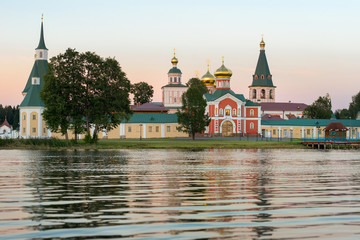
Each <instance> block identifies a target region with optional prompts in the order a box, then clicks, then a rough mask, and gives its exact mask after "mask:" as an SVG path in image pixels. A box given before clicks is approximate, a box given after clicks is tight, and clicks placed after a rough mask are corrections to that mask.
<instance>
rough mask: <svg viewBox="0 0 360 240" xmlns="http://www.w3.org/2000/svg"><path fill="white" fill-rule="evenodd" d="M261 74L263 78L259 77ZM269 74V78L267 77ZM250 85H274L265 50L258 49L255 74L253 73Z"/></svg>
mask: <svg viewBox="0 0 360 240" xmlns="http://www.w3.org/2000/svg"><path fill="white" fill-rule="evenodd" d="M255 75H257V79H256V77H255ZM261 75H264V79H261ZM269 75H270V79H269V78H268V76H269ZM251 87H274V84H273V82H272V76H271V73H270V69H269V65H268V62H267V60H266V55H265V50H260V55H259V59H258V62H257V65H256V70H255V74H254V75H253V82H252V84H251Z"/></svg>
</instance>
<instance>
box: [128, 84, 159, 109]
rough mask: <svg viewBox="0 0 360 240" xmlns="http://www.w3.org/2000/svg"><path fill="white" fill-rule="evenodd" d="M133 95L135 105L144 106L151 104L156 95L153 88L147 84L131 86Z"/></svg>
mask: <svg viewBox="0 0 360 240" xmlns="http://www.w3.org/2000/svg"><path fill="white" fill-rule="evenodd" d="M131 93H132V94H134V98H133V100H134V104H135V105H136V104H144V103H148V102H151V100H152V97H153V95H154V90H153V86H151V85H149V84H147V83H146V82H139V83H135V84H133V85H132V86H131Z"/></svg>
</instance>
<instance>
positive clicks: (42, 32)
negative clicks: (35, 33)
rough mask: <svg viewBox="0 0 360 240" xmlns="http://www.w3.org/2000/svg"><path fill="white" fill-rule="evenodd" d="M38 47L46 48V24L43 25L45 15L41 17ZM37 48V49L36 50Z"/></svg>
mask: <svg viewBox="0 0 360 240" xmlns="http://www.w3.org/2000/svg"><path fill="white" fill-rule="evenodd" d="M36 49H46V50H48V49H47V48H46V46H45V40H44V26H43V17H41V32H40V41H39V45H38V46H37V48H36ZM36 49H35V50H36Z"/></svg>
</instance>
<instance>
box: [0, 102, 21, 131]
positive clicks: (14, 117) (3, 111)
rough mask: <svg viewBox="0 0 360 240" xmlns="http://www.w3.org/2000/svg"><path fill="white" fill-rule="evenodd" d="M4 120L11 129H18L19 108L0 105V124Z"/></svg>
mask: <svg viewBox="0 0 360 240" xmlns="http://www.w3.org/2000/svg"><path fill="white" fill-rule="evenodd" d="M5 118H6V120H7V121H8V123H9V124H10V125H12V127H13V129H17V128H19V106H16V107H15V106H14V107H12V106H3V105H2V104H0V124H2V123H3V122H4V120H5Z"/></svg>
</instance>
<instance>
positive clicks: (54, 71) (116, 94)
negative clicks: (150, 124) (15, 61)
mask: <svg viewBox="0 0 360 240" xmlns="http://www.w3.org/2000/svg"><path fill="white" fill-rule="evenodd" d="M44 79H45V84H44V87H43V89H42V91H41V93H40V96H41V99H42V101H43V102H44V104H45V110H44V113H43V116H44V119H45V120H46V122H47V125H48V126H49V128H50V129H51V130H52V131H55V132H58V131H60V132H61V133H62V134H66V133H67V130H68V129H74V133H75V134H79V133H82V132H84V131H86V132H87V136H91V130H90V125H91V124H92V126H94V127H95V131H94V134H93V139H95V138H96V137H97V132H98V130H99V129H101V128H105V129H107V130H110V129H112V128H115V127H116V126H117V125H118V124H120V122H121V121H122V120H123V119H125V118H129V114H130V113H131V110H130V107H129V104H130V100H129V92H130V82H129V80H128V79H127V78H126V76H125V73H124V72H122V71H121V68H120V65H119V63H118V62H117V61H116V60H115V59H113V58H106V59H103V58H101V57H100V56H98V55H96V54H95V53H93V52H85V53H79V52H77V51H76V50H75V49H70V48H69V49H67V50H66V52H65V53H63V54H59V55H58V56H55V57H53V58H51V59H50V62H49V65H48V72H47V74H46V75H45V78H44ZM75 139H76V138H75Z"/></svg>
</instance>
